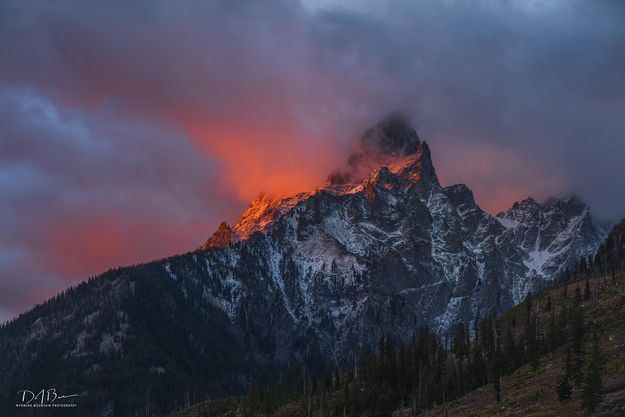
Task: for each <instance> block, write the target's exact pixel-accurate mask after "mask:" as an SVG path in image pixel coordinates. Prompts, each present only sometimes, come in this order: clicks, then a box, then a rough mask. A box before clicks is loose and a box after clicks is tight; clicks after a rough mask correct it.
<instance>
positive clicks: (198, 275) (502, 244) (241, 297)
mask: <svg viewBox="0 0 625 417" xmlns="http://www.w3.org/2000/svg"><path fill="white" fill-rule="evenodd" d="M605 234H606V231H605V228H604V226H603V225H602V224H601V223H600V222H598V221H597V220H596V219H594V218H593V216H592V214H591V213H590V210H589V209H588V207H587V206H586V205H585V204H584V203H583V202H581V201H580V200H579V199H577V198H573V197H570V198H565V199H550V200H548V201H546V202H544V203H542V204H538V203H536V202H535V201H534V200H532V199H528V200H524V201H522V202H519V203H515V204H514V206H513V207H512V208H511V209H510V210H508V211H506V212H504V213H500V214H498V215H497V216H496V217H495V216H491V215H489V214H488V213H486V212H484V211H483V210H482V209H480V207H479V206H478V205H477V204H476V202H475V199H474V197H473V193H472V192H471V190H470V189H468V188H467V187H466V186H465V185H463V184H457V185H451V186H443V185H441V184H440V182H439V180H438V177H437V175H436V172H435V169H434V166H433V164H432V159H431V155H430V149H429V147H428V145H427V143H426V142H424V141H422V140H421V139H420V138H419V136H418V135H417V133H416V132H415V131H414V130H413V129H412V128H411V127H410V126H409V125H408V124H407V123H406V121H405V120H404V119H403V118H402V117H401V116H398V115H392V116H389V117H388V118H386V119H384V120H383V121H382V122H380V123H379V124H378V125H377V126H375V127H374V128H372V129H371V130H369V131H368V132H367V133H366V134H365V136H364V137H363V139H362V143H361V146H360V147H359V148H358V150H357V151H356V152H354V154H353V155H352V156H351V157H350V158H349V159H348V160H347V162H346V163H345V165H344V166H343V167H340V168H338V169H337V170H336V171H335V172H334V173H333V174H331V175H330V177H329V178H328V181H327V182H326V183H325V184H323V185H321V186H320V187H319V188H317V189H315V190H312V191H310V192H306V193H301V194H297V195H293V196H289V197H286V198H273V197H271V196H268V195H261V196H260V197H259V198H258V199H256V200H255V201H254V202H252V203H251V205H250V207H249V208H248V209H247V210H246V211H245V213H244V214H243V215H242V216H241V218H240V219H239V221H238V222H237V223H236V224H235V225H234V226H229V225H227V224H225V223H223V224H221V225H220V226H219V228H218V230H217V231H216V232H215V233H214V234H213V236H212V237H211V238H210V239H208V241H207V242H206V243H205V244H204V245H203V246H202V247H201V248H200V249H198V250H196V251H194V252H190V253H187V254H184V255H179V256H174V257H171V258H168V259H164V260H159V261H155V262H152V263H149V264H145V265H139V266H134V267H127V268H119V269H115V270H111V271H109V272H107V273H105V274H103V275H101V276H100V277H97V278H95V279H92V280H89V281H88V282H86V283H83V284H81V285H79V286H78V287H76V288H73V289H70V290H68V291H67V292H66V293H64V294H61V295H59V296H57V297H55V298H54V299H53V300H50V301H49V302H47V303H45V304H43V305H41V306H38V307H36V308H34V309H33V310H31V311H30V312H28V313H25V314H24V315H22V316H20V317H19V318H18V319H16V320H14V321H12V322H11V323H9V324H7V325H6V326H5V327H3V328H0V375H4V376H6V377H5V378H0V414H2V415H4V414H8V413H11V412H12V410H14V403H15V401H14V398H13V397H12V393H14V392H17V390H19V389H23V388H24V387H30V386H31V385H32V381H30V380H28V379H27V377H26V376H27V375H28V372H25V371H24V370H28V369H36V370H37V375H38V379H37V383H38V384H44V385H45V386H54V387H55V388H56V389H57V391H58V392H81V393H83V394H84V395H83V394H81V397H80V402H81V408H80V409H79V410H78V411H80V413H82V414H76V415H81V416H84V415H108V414H107V413H109V412H110V410H111V409H113V410H115V415H131V414H133V413H138V412H139V410H145V407H146V402H149V407H150V410H151V412H152V413H154V414H155V415H163V414H166V413H167V412H169V411H171V410H172V400H171V398H172V396H173V397H175V398H177V399H179V400H180V401H182V398H186V397H184V396H185V395H189V393H193V395H196V394H197V395H199V396H201V398H204V396H206V395H208V394H211V395H219V394H230V393H236V392H242V391H243V390H245V389H247V388H248V387H249V385H250V384H251V383H259V384H262V383H264V382H269V381H272V380H274V379H275V377H276V376H277V373H278V372H279V371H280V370H281V369H284V367H286V366H288V365H289V363H290V361H291V360H292V359H293V358H297V359H300V360H302V361H303V362H304V363H306V364H307V365H309V366H311V367H313V366H314V364H317V365H318V366H319V367H321V366H322V364H324V363H327V362H330V363H334V364H342V365H346V364H349V363H353V362H352V361H353V360H354V358H355V357H357V356H358V355H359V354H360V352H361V351H362V349H363V348H364V347H365V346H366V345H369V346H376V344H377V341H378V339H379V338H380V336H381V335H382V334H384V333H389V334H392V335H393V336H394V337H396V338H399V339H404V340H405V339H408V338H410V337H411V336H412V335H413V334H414V333H415V332H416V331H417V330H418V329H419V328H420V327H421V326H424V325H428V326H429V327H430V328H432V329H434V330H435V331H437V332H441V333H444V332H446V331H448V330H450V329H451V327H452V326H454V325H455V324H456V323H471V322H473V321H474V320H476V319H477V318H479V317H485V316H487V315H488V314H491V313H493V312H494V313H497V312H501V311H504V310H505V309H507V308H509V307H511V306H513V305H515V304H517V303H519V302H521V301H522V300H523V299H524V297H525V296H526V294H527V293H528V292H529V291H531V290H532V289H534V288H537V287H538V286H540V285H541V283H543V282H545V281H549V280H552V279H554V277H556V276H557V275H558V274H559V273H560V272H561V271H562V270H563V268H566V267H568V266H572V265H574V263H575V262H576V261H577V260H578V259H580V258H581V257H583V256H588V255H591V254H593V253H594V252H595V250H596V248H597V247H598V246H599V245H600V244H601V242H602V241H603V239H604V236H605ZM2 358H9V359H4V360H3V359H2ZM40 363H46V366H45V367H40V366H39V364H40ZM18 364H19V368H18ZM33 372H34V371H33ZM111 378H113V379H111ZM72 381H81V385H80V386H75V385H72V384H73V382H72ZM111 381H113V383H112V382H111ZM143 381H148V383H149V387H148V386H146V385H145V384H144V382H143ZM89 387H91V388H89ZM98 387H107V390H105V391H103V390H102V389H100V388H98ZM90 389H91V390H93V392H96V393H97V395H92V392H91V391H90ZM146 390H147V391H149V392H150V393H152V394H151V395H150V396H149V397H147V398H148V399H146ZM158 393H161V394H162V395H157V394H158ZM198 398H199V397H198ZM179 403H180V402H179ZM85 410H89V411H88V412H87V411H85ZM69 412H70V413H71V410H70V411H69ZM141 412H143V411H141Z"/></svg>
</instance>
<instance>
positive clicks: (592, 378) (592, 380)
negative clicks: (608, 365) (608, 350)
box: [582, 331, 603, 411]
mask: <svg viewBox="0 0 625 417" xmlns="http://www.w3.org/2000/svg"><path fill="white" fill-rule="evenodd" d="M602 374H603V358H602V355H601V349H600V347H599V340H598V338H597V332H596V331H595V332H594V333H593V338H592V351H591V354H590V363H589V364H588V370H587V371H586V376H585V378H584V386H583V389H582V407H583V408H584V409H585V410H587V411H594V410H595V408H597V405H599V403H600V402H601V401H602V400H603V384H602V382H601V375H602Z"/></svg>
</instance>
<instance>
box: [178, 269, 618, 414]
mask: <svg viewBox="0 0 625 417" xmlns="http://www.w3.org/2000/svg"><path fill="white" fill-rule="evenodd" d="M591 283H592V287H593V289H596V290H597V294H598V296H597V297H596V300H591V301H588V302H585V303H584V306H583V308H584V316H585V318H586V319H587V320H589V319H590V320H593V321H594V322H595V323H596V326H597V329H598V335H599V339H600V344H601V348H602V351H603V354H604V357H605V359H606V368H605V370H606V371H605V375H604V377H603V384H604V388H605V391H606V395H605V399H604V401H603V403H602V404H601V405H600V407H599V408H598V409H597V410H596V411H595V413H593V415H594V416H601V417H625V292H624V290H625V273H621V274H619V275H617V280H616V283H612V279H611V278H609V277H605V278H597V279H594V280H591ZM578 285H579V286H580V288H581V289H582V291H583V288H584V282H580V283H579V284H578V283H573V284H569V286H568V290H567V292H568V295H569V298H568V299H564V298H563V297H562V296H561V293H562V289H561V288H559V289H554V290H551V291H546V292H544V293H542V294H541V295H539V296H537V297H536V298H535V299H534V308H536V309H537V311H539V314H538V317H539V320H540V326H541V328H542V332H543V333H545V332H546V328H547V325H548V323H549V317H550V314H552V313H548V312H546V311H544V306H545V305H546V303H547V297H548V296H551V302H552V312H555V311H558V309H560V308H563V307H564V306H565V305H567V303H569V302H570V299H571V297H573V294H574V291H575V287H577V286H578ZM524 308H525V307H524V306H523V305H520V306H517V307H515V308H513V309H512V310H510V311H508V312H506V313H505V314H504V315H502V316H501V317H500V318H499V319H498V325H503V323H506V321H507V320H510V319H512V317H514V316H516V322H517V326H516V331H517V332H521V331H522V328H523V326H522V323H523V317H524V314H525V312H524ZM587 339H588V342H587V345H586V349H587V351H589V350H590V341H589V339H590V338H587ZM559 373H562V349H560V350H559V351H557V352H556V353H555V354H548V355H546V356H544V357H543V358H542V359H541V363H540V366H539V368H538V369H537V370H536V372H534V371H533V370H532V369H531V368H530V367H529V365H525V366H523V367H522V368H520V369H519V370H518V371H516V372H515V373H513V374H512V375H509V376H506V377H504V378H503V379H502V394H503V395H502V397H503V398H502V402H501V403H500V404H496V403H495V401H494V395H493V389H492V386H491V385H488V386H486V387H483V388H480V389H477V390H475V391H472V392H470V393H469V394H468V395H466V396H465V397H463V398H460V399H459V400H457V401H454V402H453V403H449V404H448V405H447V407H446V408H447V410H445V407H444V406H438V407H436V408H434V409H432V410H429V412H428V413H422V414H421V415H422V416H428V417H429V416H432V417H434V416H436V417H439V416H445V415H446V414H447V415H448V416H462V417H478V416H479V417H486V416H502V417H503V416H524V417H526V416H527V417H556V416H567V417H576V416H584V415H587V414H585V413H583V412H582V411H581V409H580V401H579V400H578V397H579V389H576V390H575V391H574V393H573V399H572V400H569V401H566V402H564V403H561V402H559V401H558V398H557V395H556V392H555V389H554V383H555V380H556V376H557V375H558V374H559ZM335 395H341V394H340V393H337V394H335ZM332 403H333V398H332V395H330V396H329V398H328V405H327V406H326V412H325V416H332V415H333V414H332V410H333V407H332ZM242 407H243V406H242V400H241V399H236V398H229V399H221V400H215V401H210V402H208V403H201V404H198V405H195V406H193V407H190V408H188V409H186V410H183V411H180V412H177V413H174V414H172V417H174V416H175V417H204V416H213V417H215V416H223V417H226V416H233V417H234V416H237V415H242V412H241V411H242ZM306 410H307V406H306V401H305V400H302V401H298V402H293V403H290V404H286V405H284V406H282V407H280V408H279V409H278V411H277V412H275V413H274V414H273V416H274V417H278V416H279V417H305V416H306ZM312 411H313V412H312V417H318V416H319V410H318V409H317V407H313V410H312ZM394 414H395V416H396V417H401V416H400V415H401V411H400V410H396V411H395V413H394ZM410 414H411V412H410V411H409V407H406V409H405V413H404V416H409V415H410Z"/></svg>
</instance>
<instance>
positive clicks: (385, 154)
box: [328, 112, 438, 185]
mask: <svg viewBox="0 0 625 417" xmlns="http://www.w3.org/2000/svg"><path fill="white" fill-rule="evenodd" d="M408 159H410V160H411V161H412V162H413V163H412V166H417V165H418V166H419V167H420V172H419V173H418V174H419V177H420V178H421V179H423V180H424V181H434V182H436V183H438V179H437V178H436V174H435V172H434V167H433V165H432V161H431V155H430V148H429V147H428V145H427V144H426V143H425V142H424V141H422V140H421V139H420V138H419V135H417V132H416V131H415V130H414V129H413V128H412V127H411V126H410V123H409V122H408V120H407V119H406V117H404V116H403V115H402V114H401V113H398V112H393V113H390V114H389V115H387V116H386V117H385V118H384V119H382V120H381V121H380V122H379V123H377V124H376V125H375V126H374V127H372V128H370V129H368V130H367V131H366V132H365V134H364V135H363V136H362V138H361V140H360V142H359V143H358V147H357V149H356V150H355V151H354V152H353V153H352V154H351V156H350V157H349V158H348V159H347V162H346V164H345V166H343V167H341V168H339V169H337V170H335V171H334V172H333V173H332V174H330V176H329V177H328V182H329V183H330V184H334V185H339V184H348V183H355V182H357V181H359V180H361V179H363V178H366V177H368V176H369V175H370V174H371V173H372V172H373V171H375V170H376V169H378V168H381V167H390V166H392V165H395V164H397V163H402V162H403V161H404V160H408ZM417 159H418V161H417ZM415 162H418V163H415Z"/></svg>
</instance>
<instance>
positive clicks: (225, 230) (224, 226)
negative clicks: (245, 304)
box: [200, 222, 237, 250]
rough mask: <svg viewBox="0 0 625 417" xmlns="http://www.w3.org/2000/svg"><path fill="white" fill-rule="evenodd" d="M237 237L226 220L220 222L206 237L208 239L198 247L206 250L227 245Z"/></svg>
mask: <svg viewBox="0 0 625 417" xmlns="http://www.w3.org/2000/svg"><path fill="white" fill-rule="evenodd" d="M236 239H237V236H236V233H235V231H234V230H232V228H231V227H230V225H228V223H226V222H222V223H221V224H220V225H219V227H218V228H217V230H216V231H215V233H213V235H212V236H211V237H210V238H208V240H207V241H206V242H205V243H204V244H203V245H202V246H201V247H200V249H202V250H206V249H209V248H214V247H222V246H228V245H230V244H232V243H233V242H234V241H235V240H236Z"/></svg>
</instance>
